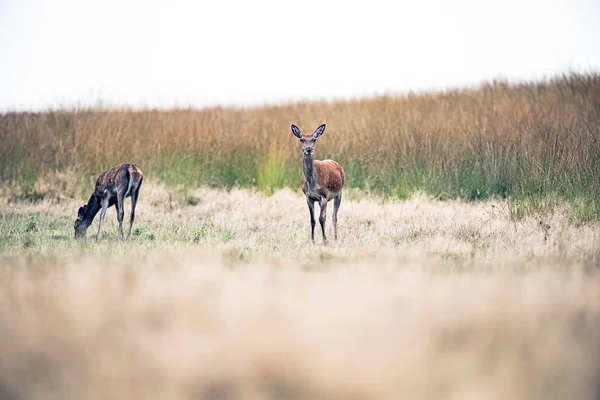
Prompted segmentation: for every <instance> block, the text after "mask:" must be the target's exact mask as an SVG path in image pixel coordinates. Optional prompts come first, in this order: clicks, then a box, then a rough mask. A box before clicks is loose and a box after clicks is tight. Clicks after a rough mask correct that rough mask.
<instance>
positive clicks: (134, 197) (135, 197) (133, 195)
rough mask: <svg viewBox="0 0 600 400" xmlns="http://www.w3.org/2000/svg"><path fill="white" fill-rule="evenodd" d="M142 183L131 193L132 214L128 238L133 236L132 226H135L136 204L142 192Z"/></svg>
mask: <svg viewBox="0 0 600 400" xmlns="http://www.w3.org/2000/svg"><path fill="white" fill-rule="evenodd" d="M140 186H141V184H140V185H139V186H138V187H137V189H135V190H134V191H133V193H131V216H130V217H129V233H127V240H129V237H130V236H131V228H132V227H133V220H134V219H135V205H136V204H137V200H138V195H139V194H140Z"/></svg>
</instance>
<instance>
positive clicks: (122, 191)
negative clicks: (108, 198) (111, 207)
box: [117, 188, 127, 240]
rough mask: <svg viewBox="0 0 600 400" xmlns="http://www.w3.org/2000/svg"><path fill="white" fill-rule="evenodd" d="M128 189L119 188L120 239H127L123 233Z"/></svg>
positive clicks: (118, 216)
mask: <svg viewBox="0 0 600 400" xmlns="http://www.w3.org/2000/svg"><path fill="white" fill-rule="evenodd" d="M126 190H127V189H120V188H119V189H117V221H118V222H119V240H125V234H124V233H123V218H124V217H125V192H126Z"/></svg>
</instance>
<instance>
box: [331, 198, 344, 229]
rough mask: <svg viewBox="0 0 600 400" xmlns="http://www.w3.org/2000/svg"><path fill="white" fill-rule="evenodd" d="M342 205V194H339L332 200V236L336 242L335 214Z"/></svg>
mask: <svg viewBox="0 0 600 400" xmlns="http://www.w3.org/2000/svg"><path fill="white" fill-rule="evenodd" d="M341 204H342V192H340V193H339V194H338V195H337V196H336V198H335V199H333V218H332V219H331V220H332V221H333V235H334V236H335V240H337V213H338V210H339V209H340V205H341Z"/></svg>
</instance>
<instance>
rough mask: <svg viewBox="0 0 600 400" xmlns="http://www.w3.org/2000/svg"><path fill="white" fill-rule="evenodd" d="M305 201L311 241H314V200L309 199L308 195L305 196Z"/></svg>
mask: <svg viewBox="0 0 600 400" xmlns="http://www.w3.org/2000/svg"><path fill="white" fill-rule="evenodd" d="M306 203H307V204H308V212H309V213H310V235H311V238H312V241H313V243H314V242H315V224H316V222H315V202H314V201H312V200H310V199H309V198H308V197H307V198H306Z"/></svg>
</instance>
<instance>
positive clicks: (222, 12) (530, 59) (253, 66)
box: [0, 0, 600, 111]
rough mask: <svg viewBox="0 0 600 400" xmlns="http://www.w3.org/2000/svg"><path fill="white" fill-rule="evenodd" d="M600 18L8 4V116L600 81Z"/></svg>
mask: <svg viewBox="0 0 600 400" xmlns="http://www.w3.org/2000/svg"><path fill="white" fill-rule="evenodd" d="M599 4H600V2H598V1H595V0H585V1H568V0H556V1H552V0H550V1H546V0H533V1H527V0H502V1H477V0H458V1H443V0H440V1H434V0H426V1H417V0H411V1H405V2H399V1H378V0H368V1H364V2H350V1H325V0H318V1H312V0H309V1H306V0H304V1H294V2H290V1H284V0H279V1H267V0H242V1H233V0H211V1H187V2H184V1H177V0H169V1H154V2H153V1H147V0H103V1H84V0H54V1H43V0H0V54H1V61H0V111H5V110H24V109H40V108H55V107H59V106H65V105H66V106H72V105H76V104H96V103H98V101H102V102H103V103H104V104H107V105H113V106H118V105H127V106H132V107H139V106H151V107H155V106H158V107H171V106H174V105H177V106H190V105H191V106H194V107H200V106H205V105H215V104H237V105H249V104H262V103H267V102H268V103H272V102H278V101H293V100H305V99H331V98H340V97H344V98H346V97H357V96H361V95H374V94H381V93H403V92H406V91H408V90H429V89H436V88H443V87H448V86H463V85H469V84H474V83H478V82H481V81H482V80H486V79H490V78H495V77H505V78H509V79H531V78H541V77H544V76H552V75H554V74H555V73H558V72H565V71H569V70H583V71H591V70H596V71H600V44H599V43H600V23H599V22H598V21H600V6H599Z"/></svg>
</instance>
